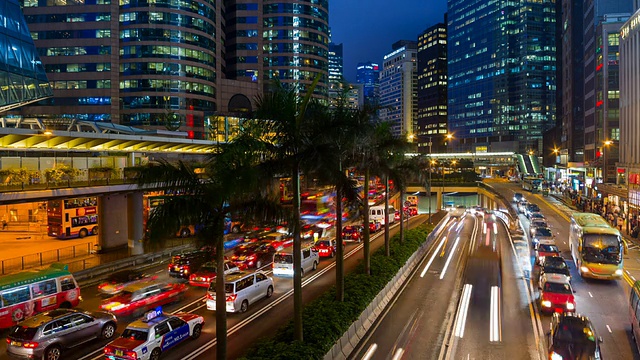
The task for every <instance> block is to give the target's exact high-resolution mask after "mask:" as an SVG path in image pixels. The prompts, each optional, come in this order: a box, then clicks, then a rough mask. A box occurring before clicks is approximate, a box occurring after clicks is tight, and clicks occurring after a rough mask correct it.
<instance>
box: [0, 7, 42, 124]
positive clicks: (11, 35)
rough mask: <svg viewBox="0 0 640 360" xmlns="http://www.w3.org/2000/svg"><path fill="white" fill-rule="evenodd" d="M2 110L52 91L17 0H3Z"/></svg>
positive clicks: (0, 23)
mask: <svg viewBox="0 0 640 360" xmlns="http://www.w3.org/2000/svg"><path fill="white" fill-rule="evenodd" d="M0 19H2V21H0V49H3V50H2V51H0V113H1V112H4V111H7V110H9V109H12V108H14V107H18V106H22V105H25V104H28V103H31V102H34V101H38V100H40V99H43V98H46V97H49V96H51V95H52V94H53V92H52V90H51V86H50V84H49V81H47V76H46V74H45V71H44V67H43V66H42V62H41V61H40V58H39V57H38V53H37V51H36V47H35V45H34V44H33V39H32V38H31V36H30V34H29V28H28V27H27V24H26V21H25V19H24V17H23V15H22V11H21V10H20V4H19V3H18V0H5V1H3V2H2V3H0Z"/></svg>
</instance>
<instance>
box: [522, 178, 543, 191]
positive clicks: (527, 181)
mask: <svg viewBox="0 0 640 360" xmlns="http://www.w3.org/2000/svg"><path fill="white" fill-rule="evenodd" d="M540 185H542V180H540V178H537V177H534V176H525V177H524V179H522V189H524V190H529V191H531V192H532V193H534V194H535V193H537V192H538V191H539V190H540Z"/></svg>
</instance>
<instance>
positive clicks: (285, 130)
mask: <svg viewBox="0 0 640 360" xmlns="http://www.w3.org/2000/svg"><path fill="white" fill-rule="evenodd" d="M319 80H320V76H316V78H315V79H314V82H313V83H312V84H311V86H310V87H309V89H308V90H307V93H306V94H305V96H304V97H303V98H301V97H300V96H299V93H298V90H297V88H296V87H285V86H283V84H281V83H280V82H276V83H274V85H273V87H272V91H270V92H267V93H265V94H264V95H262V96H258V97H257V99H256V103H257V104H256V105H257V109H256V113H255V119H256V121H258V122H259V123H260V124H261V125H260V126H259V128H261V129H263V131H264V132H263V134H262V139H263V140H264V143H265V144H266V146H265V147H266V149H267V153H269V154H272V159H271V161H268V162H266V163H265V165H267V166H271V167H272V169H273V171H274V172H277V171H283V172H288V173H290V175H291V179H292V182H293V215H292V221H291V225H292V226H291V227H290V228H291V230H293V231H292V232H293V268H294V272H293V312H294V315H293V324H294V340H297V341H302V340H303V333H302V305H303V304H302V274H301V272H300V269H301V267H302V243H301V238H300V172H301V170H302V168H303V166H302V165H303V164H305V163H306V162H305V161H304V160H305V159H306V158H308V156H309V147H310V143H311V141H313V139H314V136H313V135H312V134H311V133H310V130H309V129H310V126H309V118H310V116H311V115H313V112H308V108H309V104H310V102H311V95H312V94H313V91H314V89H315V87H316V85H317V83H318V81H319ZM314 106H315V105H314ZM312 107H313V106H312Z"/></svg>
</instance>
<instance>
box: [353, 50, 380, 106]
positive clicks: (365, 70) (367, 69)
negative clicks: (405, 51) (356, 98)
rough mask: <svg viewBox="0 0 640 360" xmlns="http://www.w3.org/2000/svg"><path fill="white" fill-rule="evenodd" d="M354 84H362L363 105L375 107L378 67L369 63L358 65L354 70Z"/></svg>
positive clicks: (378, 86)
mask: <svg viewBox="0 0 640 360" xmlns="http://www.w3.org/2000/svg"><path fill="white" fill-rule="evenodd" d="M356 82H357V83H358V84H362V85H363V87H362V95H363V96H364V104H365V105H367V106H374V107H375V106H376V105H378V102H379V96H378V92H379V89H380V66H379V65H378V64H376V63H373V62H371V61H367V62H362V63H358V66H357V68H356Z"/></svg>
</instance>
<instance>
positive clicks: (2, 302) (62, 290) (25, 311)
mask: <svg viewBox="0 0 640 360" xmlns="http://www.w3.org/2000/svg"><path fill="white" fill-rule="evenodd" d="M80 301H82V297H81V296H80V287H79V286H78V283H77V282H76V280H75V279H74V278H73V275H71V273H70V272H69V268H68V267H67V265H64V264H60V263H53V264H51V266H50V267H49V268H47V269H43V270H38V271H24V272H21V273H17V274H13V275H5V276H3V277H2V278H0V329H6V328H9V327H11V326H13V325H15V324H16V323H18V322H20V321H22V320H24V319H26V318H28V317H30V316H33V315H35V314H37V313H40V312H43V311H48V310H54V309H57V308H66V309H68V308H71V307H74V306H78V304H79V303H80Z"/></svg>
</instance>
